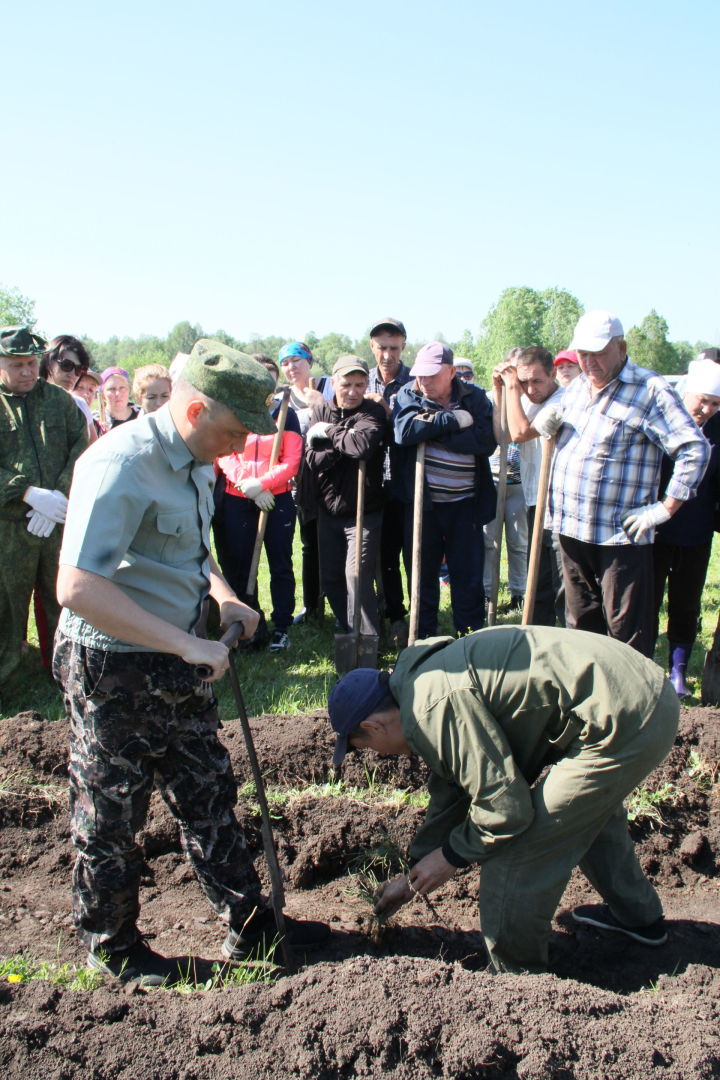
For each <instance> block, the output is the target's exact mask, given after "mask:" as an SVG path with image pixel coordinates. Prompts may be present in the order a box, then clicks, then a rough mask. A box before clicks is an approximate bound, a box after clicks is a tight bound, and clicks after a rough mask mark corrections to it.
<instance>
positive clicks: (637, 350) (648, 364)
mask: <svg viewBox="0 0 720 1080" xmlns="http://www.w3.org/2000/svg"><path fill="white" fill-rule="evenodd" d="M667 332H668V324H667V322H666V321H665V319H663V317H662V315H658V313H657V311H655V309H654V308H653V310H652V311H651V312H650V314H649V315H646V316H645V318H644V319H643V321H642V322H641V323H640V326H633V327H631V328H630V330H628V332H627V334H626V335H625V338H626V340H627V345H628V353H629V355H630V359H631V360H632V362H633V363H634V364H638V365H639V366H640V367H644V368H649V369H650V370H651V371H657V373H658V374H659V375H679V374H681V373H682V371H684V370H685V369H684V368H683V360H682V355H681V354H680V353H679V352H678V351H677V350H676V348H675V346H674V345H673V344H672V342H671V341H668V339H667Z"/></svg>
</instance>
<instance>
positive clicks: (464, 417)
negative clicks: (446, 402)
mask: <svg viewBox="0 0 720 1080" xmlns="http://www.w3.org/2000/svg"><path fill="white" fill-rule="evenodd" d="M453 416H454V417H455V419H456V420H457V422H458V424H459V425H460V430H461V431H462V429H463V428H466V427H470V426H471V425H472V424H474V422H475V421H474V418H473V414H472V413H469V412H468V411H467V409H453Z"/></svg>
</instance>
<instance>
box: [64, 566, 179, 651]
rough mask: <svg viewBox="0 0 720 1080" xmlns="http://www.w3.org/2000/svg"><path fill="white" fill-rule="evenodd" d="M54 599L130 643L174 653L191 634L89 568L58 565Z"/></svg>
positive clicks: (108, 632)
mask: <svg viewBox="0 0 720 1080" xmlns="http://www.w3.org/2000/svg"><path fill="white" fill-rule="evenodd" d="M57 598H58V602H59V603H60V604H62V606H63V607H67V608H70V610H71V611H74V612H75V613H76V614H77V615H80V617H81V618H83V619H85V620H86V622H89V623H90V624H91V625H92V626H94V627H96V628H97V629H98V630H100V631H102V633H104V634H109V635H110V636H111V637H114V638H119V639H120V640H121V641H127V642H129V643H130V644H131V645H139V646H140V647H141V648H145V649H155V650H157V651H158V652H168V653H173V654H175V655H176V656H182V655H183V653H184V652H185V651H186V649H187V646H188V639H189V638H190V636H191V635H190V634H187V633H185V631H184V630H179V629H178V627H176V626H173V625H172V623H169V622H166V621H165V619H161V618H160V617H159V616H158V615H153V614H151V613H150V612H149V611H145V609H144V608H141V607H140V605H139V604H136V603H135V601H134V600H132V599H131V598H130V597H129V596H127V595H126V594H125V593H124V592H123V591H122V589H120V588H118V586H117V585H115V584H114V582H112V581H110V580H109V579H108V578H104V577H101V576H100V575H99V574H93V573H91V572H90V571H89V570H80V569H79V568H78V567H76V566H60V568H59V570H58V579H57Z"/></svg>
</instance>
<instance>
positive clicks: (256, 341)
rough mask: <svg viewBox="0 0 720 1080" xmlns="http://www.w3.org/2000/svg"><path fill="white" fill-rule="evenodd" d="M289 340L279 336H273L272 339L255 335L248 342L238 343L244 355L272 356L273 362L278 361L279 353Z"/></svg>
mask: <svg viewBox="0 0 720 1080" xmlns="http://www.w3.org/2000/svg"><path fill="white" fill-rule="evenodd" d="M287 340H288V339H287V338H284V337H278V335H277V334H273V335H272V336H270V337H259V336H257V335H253V336H252V337H250V339H249V340H248V341H244V342H241V343H238V346H237V347H238V349H240V351H241V352H244V353H249V354H252V353H265V354H266V356H270V357H272V359H273V360H277V358H278V353H279V352H280V349H281V348H282V346H283V345H284V344H285V342H286V341H287Z"/></svg>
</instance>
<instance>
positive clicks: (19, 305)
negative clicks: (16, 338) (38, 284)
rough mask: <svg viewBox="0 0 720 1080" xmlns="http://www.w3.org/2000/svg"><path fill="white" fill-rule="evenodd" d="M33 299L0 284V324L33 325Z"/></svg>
mask: <svg viewBox="0 0 720 1080" xmlns="http://www.w3.org/2000/svg"><path fill="white" fill-rule="evenodd" d="M35 321H36V320H35V301H34V300H30V299H29V298H28V297H27V296H23V295H22V293H21V292H19V291H18V289H15V288H10V289H6V288H4V287H3V286H2V285H0V326H34V325H35Z"/></svg>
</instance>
